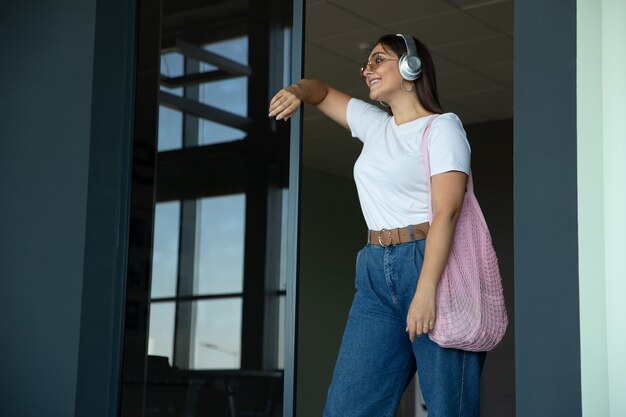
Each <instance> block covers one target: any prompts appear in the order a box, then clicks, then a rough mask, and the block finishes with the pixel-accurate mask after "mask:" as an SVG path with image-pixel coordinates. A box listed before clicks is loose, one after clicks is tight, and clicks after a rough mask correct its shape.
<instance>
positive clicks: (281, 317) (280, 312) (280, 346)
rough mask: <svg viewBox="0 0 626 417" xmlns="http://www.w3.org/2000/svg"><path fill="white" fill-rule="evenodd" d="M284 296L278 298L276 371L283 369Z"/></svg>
mask: <svg viewBox="0 0 626 417" xmlns="http://www.w3.org/2000/svg"><path fill="white" fill-rule="evenodd" d="M286 298H287V297H285V296H284V295H281V296H280V301H279V308H278V369H285V302H286Z"/></svg>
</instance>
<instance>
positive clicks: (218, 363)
mask: <svg viewBox="0 0 626 417" xmlns="http://www.w3.org/2000/svg"><path fill="white" fill-rule="evenodd" d="M241 306H242V300H241V298H231V299H224V300H205V301H198V302H196V303H195V307H196V314H195V317H196V320H195V328H194V339H193V340H195V344H196V345H195V348H194V359H193V364H192V366H191V368H192V369H237V368H239V366H240V363H241V357H240V353H241Z"/></svg>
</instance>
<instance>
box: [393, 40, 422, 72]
mask: <svg viewBox="0 0 626 417" xmlns="http://www.w3.org/2000/svg"><path fill="white" fill-rule="evenodd" d="M397 36H400V37H401V38H402V39H404V43H405V44H406V54H403V55H402V56H401V57H400V60H399V61H398V66H399V68H400V75H401V76H402V78H404V79H405V80H408V81H413V80H417V79H418V78H419V76H420V75H421V74H422V61H421V60H420V59H419V57H418V56H417V47H416V46H415V42H414V41H413V37H412V36H411V35H402V34H400V33H398V34H397Z"/></svg>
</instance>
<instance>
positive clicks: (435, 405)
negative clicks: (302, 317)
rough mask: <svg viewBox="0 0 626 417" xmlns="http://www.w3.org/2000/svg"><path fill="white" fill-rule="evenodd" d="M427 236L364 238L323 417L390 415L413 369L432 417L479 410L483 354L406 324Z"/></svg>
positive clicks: (473, 414)
mask: <svg viewBox="0 0 626 417" xmlns="http://www.w3.org/2000/svg"><path fill="white" fill-rule="evenodd" d="M424 248H425V241H424V240H418V241H414V242H409V243H401V244H398V245H395V246H389V247H386V248H384V247H382V246H379V245H372V244H368V245H367V246H365V247H364V248H363V249H361V250H360V251H359V253H358V255H357V262H356V280H355V286H356V295H355V296H354V300H353V302H352V307H351V309H350V314H349V316H348V323H347V325H346V329H345V333H344V336H343V340H342V342H341V348H340V350H339V356H338V358H337V363H336V365H335V371H334V374H333V380H332V383H331V385H330V387H329V389H328V398H327V400H326V407H325V409H324V417H395V416H396V412H397V408H398V404H399V402H400V399H401V397H402V394H403V392H404V390H405V389H406V387H407V385H408V384H409V383H410V382H411V379H412V378H413V376H414V374H415V371H416V369H417V372H418V374H419V380H420V385H421V389H422V394H423V396H424V401H425V402H426V407H427V408H428V416H429V417H451V416H455V417H477V416H478V415H479V400H480V373H481V370H482V365H483V363H484V359H485V354H484V353H474V352H465V351H461V350H456V349H444V348H442V347H440V346H439V345H437V344H436V343H434V342H432V341H431V340H430V339H429V338H428V337H427V336H421V337H417V338H416V339H415V340H414V341H413V343H411V341H410V340H409V335H408V333H407V332H406V331H405V328H406V316H407V313H408V309H409V305H410V304H411V300H412V299H413V295H414V294H415V289H416V287H417V280H418V278H419V273H420V270H421V268H422V262H423V259H424Z"/></svg>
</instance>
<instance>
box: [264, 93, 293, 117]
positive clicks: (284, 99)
mask: <svg viewBox="0 0 626 417" xmlns="http://www.w3.org/2000/svg"><path fill="white" fill-rule="evenodd" d="M298 107H300V100H299V99H298V97H296V96H295V95H294V94H293V93H291V92H290V91H287V90H285V89H282V90H280V91H279V92H278V93H277V94H276V95H275V96H274V97H273V98H272V100H271V101H270V108H269V114H268V116H269V117H273V116H276V120H281V119H285V120H287V119H288V118H289V117H290V116H291V114H293V113H294V112H295V111H296V110H297V109H298Z"/></svg>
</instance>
